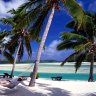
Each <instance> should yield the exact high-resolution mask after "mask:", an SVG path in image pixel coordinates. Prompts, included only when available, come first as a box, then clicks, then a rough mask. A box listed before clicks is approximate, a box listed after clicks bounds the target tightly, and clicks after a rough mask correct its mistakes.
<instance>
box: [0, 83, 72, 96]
mask: <svg viewBox="0 0 96 96" xmlns="http://www.w3.org/2000/svg"><path fill="white" fill-rule="evenodd" d="M38 86H39V87H40V88H41V89H43V90H44V91H46V92H47V93H46V92H45V93H44V92H42V91H38V90H29V89H28V87H27V86H25V87H24V86H17V87H16V88H13V89H8V88H6V89H3V88H2V89H1V88H0V96H18V94H19V96H71V95H70V92H69V91H66V90H64V89H61V88H55V87H51V86H50V84H40V83H38Z"/></svg>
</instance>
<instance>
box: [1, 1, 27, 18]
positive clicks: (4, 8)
mask: <svg viewBox="0 0 96 96" xmlns="http://www.w3.org/2000/svg"><path fill="white" fill-rule="evenodd" d="M24 2H26V0H11V1H9V2H4V1H3V0H0V18H2V17H7V16H11V14H10V13H7V12H8V11H9V10H11V9H13V8H14V9H17V8H18V7H19V6H20V5H21V4H23V3H24Z"/></svg>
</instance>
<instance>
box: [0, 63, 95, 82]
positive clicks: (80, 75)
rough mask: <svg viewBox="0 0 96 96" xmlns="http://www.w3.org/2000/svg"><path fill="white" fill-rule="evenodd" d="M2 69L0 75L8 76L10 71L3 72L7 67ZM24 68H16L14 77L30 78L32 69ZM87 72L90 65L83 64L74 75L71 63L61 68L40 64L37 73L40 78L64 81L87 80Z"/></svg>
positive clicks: (54, 64)
mask: <svg viewBox="0 0 96 96" xmlns="http://www.w3.org/2000/svg"><path fill="white" fill-rule="evenodd" d="M22 65H23V64H22ZM2 68H3V67H2ZM2 68H0V74H3V73H4V72H7V73H9V74H10V71H4V70H10V69H9V67H8V66H7V68H6V69H2ZM26 68H27V67H26V66H24V65H23V66H21V67H17V69H18V71H15V72H14V76H20V75H24V76H30V72H31V71H32V68H31V70H27V71H29V72H26ZM22 69H24V70H23V71H24V72H22ZM89 70H90V64H88V63H83V64H82V66H81V67H80V68H79V70H78V72H77V73H75V68H74V63H72V62H71V63H67V64H65V65H64V66H63V67H61V66H60V63H40V65H39V70H38V71H39V77H40V78H48V79H51V77H54V76H62V77H63V79H64V80H88V77H89ZM94 79H95V80H96V63H95V65H94Z"/></svg>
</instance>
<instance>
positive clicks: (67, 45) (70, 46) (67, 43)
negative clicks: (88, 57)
mask: <svg viewBox="0 0 96 96" xmlns="http://www.w3.org/2000/svg"><path fill="white" fill-rule="evenodd" d="M80 44H81V42H73V41H62V42H61V43H60V44H58V45H57V50H64V49H74V47H76V46H78V45H80Z"/></svg>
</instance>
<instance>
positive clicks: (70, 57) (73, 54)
mask: <svg viewBox="0 0 96 96" xmlns="http://www.w3.org/2000/svg"><path fill="white" fill-rule="evenodd" d="M76 54H77V52H75V53H72V54H71V55H69V56H68V57H67V58H66V59H65V60H64V61H63V62H62V63H61V66H63V65H64V64H65V63H66V62H67V61H69V60H70V59H72V58H74V56H75V55H76Z"/></svg>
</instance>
